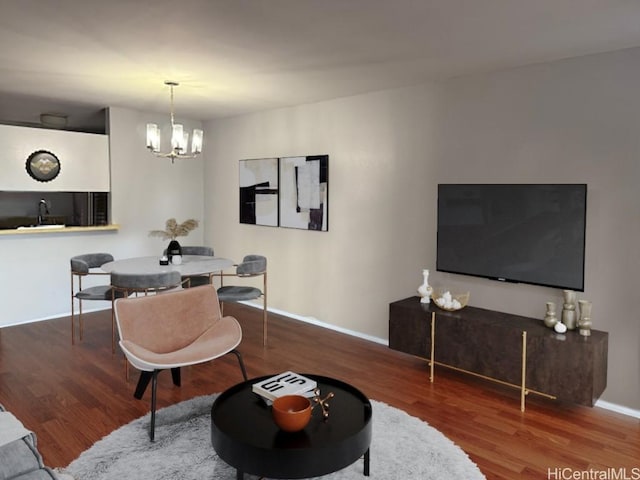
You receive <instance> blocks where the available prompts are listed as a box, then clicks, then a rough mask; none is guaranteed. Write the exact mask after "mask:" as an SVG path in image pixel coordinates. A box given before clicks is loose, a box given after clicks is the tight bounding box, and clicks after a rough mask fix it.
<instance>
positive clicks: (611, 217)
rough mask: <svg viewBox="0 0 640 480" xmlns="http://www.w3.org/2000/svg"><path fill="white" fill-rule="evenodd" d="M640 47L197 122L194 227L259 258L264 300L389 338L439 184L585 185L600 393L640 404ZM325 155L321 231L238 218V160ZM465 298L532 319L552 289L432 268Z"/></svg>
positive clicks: (425, 252)
mask: <svg viewBox="0 0 640 480" xmlns="http://www.w3.org/2000/svg"><path fill="white" fill-rule="evenodd" d="M639 84H640V49H636V50H627V51H621V52H617V53H612V54H604V55H595V56H589V57H582V58H577V59H572V60H566V61H562V62H555V63H549V64H542V65H536V66H531V67H527V68H520V69H516V70H510V71H505V72H499V73H495V74H490V75H481V76H474V77H467V78H460V79H456V80H452V81H448V82H445V83H444V84H442V85H437V86H436V85H423V86H419V87H411V88H405V89H399V90H393V91H384V92H379V93H375V94H369V95H362V96H357V97H351V98H345V99H339V100H334V101H329V102H322V103H318V104H312V105H303V106H298V107H294V108H288V109H282V110H275V111H269V112H264V113H260V114H254V115H247V116H242V117H237V118H231V119H226V120H222V121H216V122H210V123H209V124H207V134H208V135H209V139H210V141H209V143H208V152H207V163H206V165H205V177H206V184H207V189H206V190H205V212H206V215H207V218H209V219H210V220H211V221H210V222H208V224H207V228H206V231H205V238H206V240H207V242H208V243H210V244H213V245H214V246H215V248H216V251H218V252H224V253H225V255H226V256H232V257H234V258H239V257H241V256H242V255H243V254H245V253H262V254H265V255H266V256H267V257H268V258H269V299H270V301H269V303H270V305H271V307H273V308H275V309H279V310H283V311H286V312H290V313H293V314H296V315H301V316H308V317H312V318H317V319H318V320H320V321H323V322H327V323H330V324H334V325H336V326H338V327H344V328H348V329H351V330H355V331H359V332H362V333H364V334H368V335H373V336H377V337H383V338H386V337H387V332H388V328H387V326H388V303H389V302H391V301H393V300H397V299H401V298H404V297H407V296H411V295H414V294H415V289H416V287H417V286H418V285H419V284H420V282H421V275H420V271H421V269H422V268H424V267H427V268H431V269H435V239H436V232H435V221H436V219H435V217H436V210H435V208H436V191H435V187H436V185H437V184H438V183H446V182H468V183H481V182H496V183H507V182H522V183H527V182H540V183H545V182H548V183H552V182H575V183H587V184H588V189H589V193H588V218H587V245H586V256H587V260H586V290H585V292H584V293H581V294H580V295H579V298H588V299H590V300H592V301H593V304H594V308H593V314H592V317H593V322H594V328H596V329H601V330H605V331H608V332H609V333H610V339H609V376H608V383H609V385H608V388H607V390H606V391H605V394H604V397H603V398H604V399H605V400H608V401H610V402H613V403H617V404H620V405H624V406H627V407H629V408H633V409H638V408H639V407H640V376H639V375H638V368H639V366H640V354H639V351H638V342H639V340H640V322H638V313H637V312H636V311H635V309H634V308H633V306H634V302H633V300H634V294H635V290H637V285H638V281H637V276H636V272H637V271H638V267H639V260H638V259H639V258H640V256H638V255H637V254H636V253H635V248H634V247H636V246H637V245H638V243H639V240H640V232H639V228H640V226H639V225H640V222H639V220H640V219H639V215H638V212H639V211H640V210H639V209H638V207H639V205H640V189H638V186H637V185H638V182H639V181H640V175H639V168H640V167H639V165H640V162H639V161H638V145H639V144H638V141H637V138H638V133H637V130H638V128H639V125H640V100H639V99H638V95H637V85H639ZM323 153H326V154H329V156H330V159H329V178H330V180H329V232H327V233H319V232H307V231H298V230H290V229H283V228H271V227H258V226H250V225H240V224H239V223H238V160H240V159H244V158H263V157H277V156H291V155H313V154H323ZM430 280H431V283H432V284H433V285H436V286H438V285H440V286H448V287H452V288H454V289H458V288H459V289H465V290H469V291H470V292H471V302H470V303H471V304H472V305H475V306H480V307H485V308H491V309H495V310H500V311H505V312H510V313H515V314H521V315H528V316H533V317H537V318H540V319H542V317H543V315H544V304H545V302H546V301H551V300H553V301H556V302H557V303H560V302H561V291H560V290H556V289H550V288H544V287H535V286H527V285H514V284H503V283H499V282H494V281H489V280H484V279H474V278H470V277H464V276H456V275H447V274H440V273H437V272H433V273H432V276H431V277H430Z"/></svg>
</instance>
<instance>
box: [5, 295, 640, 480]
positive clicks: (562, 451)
mask: <svg viewBox="0 0 640 480" xmlns="http://www.w3.org/2000/svg"><path fill="white" fill-rule="evenodd" d="M226 313H227V314H232V315H234V316H236V318H238V320H239V321H240V323H241V325H242V327H243V332H244V338H243V341H242V343H241V345H240V350H241V352H242V353H243V355H244V359H245V363H246V366H247V370H248V373H249V376H250V377H254V376H259V375H267V374H272V373H277V372H280V371H284V370H294V371H298V372H311V373H318V374H323V375H328V376H333V377H336V378H339V379H342V380H345V381H348V382H350V383H352V384H354V385H355V386H357V387H358V388H360V389H361V390H362V391H363V392H364V393H365V394H367V395H368V396H369V397H370V398H371V399H375V400H378V401H382V402H385V403H388V404H390V405H393V406H395V407H397V408H400V409H402V410H404V411H406V412H408V413H409V414H411V415H413V416H416V417H419V418H421V419H423V420H425V421H427V422H428V423H429V424H431V425H432V426H433V427H435V428H437V429H438V430H440V431H441V432H443V433H444V434H445V435H446V436H448V437H449V438H450V439H451V440H452V441H454V442H455V443H456V444H458V445H459V446H460V447H462V448H463V449H464V450H465V451H466V452H467V454H468V455H469V457H470V458H471V459H472V460H473V461H474V462H475V463H476V464H477V465H478V466H479V468H480V470H481V471H482V472H483V473H484V474H485V476H486V477H487V478H488V479H520V478H524V479H538V480H539V479H547V478H553V477H549V469H552V470H553V469H555V468H568V469H572V471H588V470H590V469H593V470H605V469H608V468H609V469H611V468H613V469H616V471H622V469H626V472H627V475H632V474H633V472H636V473H638V474H639V475H640V421H639V420H638V419H635V418H632V417H628V416H625V415H621V414H617V413H613V412H610V411H607V410H604V409H600V408H587V407H576V406H567V405H562V404H558V403H556V402H553V401H550V400H545V399H540V398H535V397H533V396H532V397H530V398H528V400H527V410H526V412H525V413H521V412H520V410H519V394H518V392H516V391H514V390H511V389H509V388H507V387H502V386H500V385H495V384H493V383H490V382H486V381H483V380H479V379H474V378H472V377H470V376H468V375H464V374H462V373H456V372H452V371H448V370H446V369H443V368H437V369H436V381H435V383H433V384H430V383H429V382H428V368H427V365H426V363H425V362H424V361H423V360H420V359H417V358H414V357H412V356H409V355H405V354H402V353H399V352H395V351H393V350H390V349H389V348H387V347H385V346H383V345H379V344H375V343H372V342H368V341H365V340H362V339H358V338H354V337H351V336H348V335H345V334H341V333H337V332H334V331H330V330H327V329H324V328H320V327H316V326H312V325H307V324H304V323H301V322H298V321H295V320H291V319H289V318H284V317H280V316H277V315H270V323H269V345H268V347H266V348H263V346H262V337H261V331H262V330H261V318H260V314H259V311H258V310H255V309H253V308H249V307H245V306H242V305H227V311H226ZM110 333H111V321H110V314H109V312H106V311H105V312H96V313H91V314H88V315H85V336H84V340H83V341H82V342H81V343H76V345H75V346H72V345H71V341H70V326H69V319H68V318H63V319H56V320H50V321H45V322H40V323H35V324H29V325H21V326H15V327H7V328H3V329H0V403H2V404H4V405H5V407H6V408H7V409H9V410H11V411H12V412H13V413H14V414H15V415H16V416H17V417H18V418H20V419H21V420H22V422H23V423H24V424H25V425H26V426H27V428H29V429H31V430H33V431H34V432H35V433H36V434H37V436H38V445H39V449H40V452H41V453H42V455H43V456H44V459H45V462H46V463H47V464H48V465H50V466H52V467H63V466H66V465H67V464H69V462H71V461H72V460H73V459H74V458H76V457H77V456H78V455H79V454H80V453H81V452H82V451H84V450H85V449H87V448H88V447H90V446H91V445H92V444H93V443H94V442H95V441H96V440H98V439H100V438H102V437H103V436H104V435H107V434H108V433H110V432H111V431H113V430H114V429H116V428H118V427H119V426H121V425H123V424H125V423H127V422H129V421H131V420H133V419H135V418H138V417H140V416H141V415H144V414H145V413H146V412H147V411H148V408H149V392H147V393H146V394H145V397H144V398H143V400H141V401H139V400H135V399H134V398H133V396H132V394H133V389H134V387H135V379H137V375H135V374H134V375H132V378H131V379H130V380H129V382H128V383H127V382H126V381H125V375H124V360H123V357H122V355H121V354H116V355H114V356H112V354H111V343H110ZM240 380H241V374H240V370H239V368H238V365H237V362H236V360H235V357H233V356H228V357H224V358H221V359H218V360H216V361H214V362H211V363H209V364H205V365H199V366H196V367H190V368H188V369H184V371H183V381H182V387H174V386H173V385H172V384H171V380H170V375H169V374H168V372H166V373H164V374H161V375H160V382H159V388H158V395H159V397H158V398H159V400H158V402H159V407H160V408H161V407H164V406H168V405H170V404H174V403H177V402H180V401H182V400H186V399H189V398H192V397H195V396H198V395H205V394H210V393H214V392H221V391H223V390H225V389H226V388H228V387H230V386H231V385H233V384H235V383H237V382H239V381H240ZM160 425H161V423H160ZM159 428H162V427H161V426H159ZM376 434H377V435H384V432H376ZM423 448H424V450H425V452H426V451H428V449H429V445H424V446H423ZM633 469H636V470H633ZM556 478H560V477H556ZM572 478H573V477H572ZM576 478H591V477H576ZM592 478H600V477H592ZM607 478H608V477H607ZM611 478H614V477H611ZM615 478H622V477H615ZM630 478H640V477H630Z"/></svg>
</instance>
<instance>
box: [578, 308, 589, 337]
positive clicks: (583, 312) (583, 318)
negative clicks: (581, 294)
mask: <svg viewBox="0 0 640 480" xmlns="http://www.w3.org/2000/svg"><path fill="white" fill-rule="evenodd" d="M578 305H580V319H579V320H578V328H579V333H580V335H583V336H585V337H588V336H589V335H591V302H590V301H588V300H578Z"/></svg>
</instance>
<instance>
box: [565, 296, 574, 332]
mask: <svg viewBox="0 0 640 480" xmlns="http://www.w3.org/2000/svg"><path fill="white" fill-rule="evenodd" d="M562 292H563V294H564V304H563V305H562V323H564V324H565V325H566V326H567V330H575V328H576V292H574V291H573V290H563V291H562Z"/></svg>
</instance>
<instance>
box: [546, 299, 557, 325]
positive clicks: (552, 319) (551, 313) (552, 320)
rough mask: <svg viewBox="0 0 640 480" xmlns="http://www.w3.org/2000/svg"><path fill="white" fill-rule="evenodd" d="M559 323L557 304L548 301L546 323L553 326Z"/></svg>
mask: <svg viewBox="0 0 640 480" xmlns="http://www.w3.org/2000/svg"><path fill="white" fill-rule="evenodd" d="M556 323H558V317H556V304H555V303H553V302H547V313H546V314H545V316H544V324H545V325H546V326H547V327H549V328H553V326H554V325H555V324H556Z"/></svg>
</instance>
